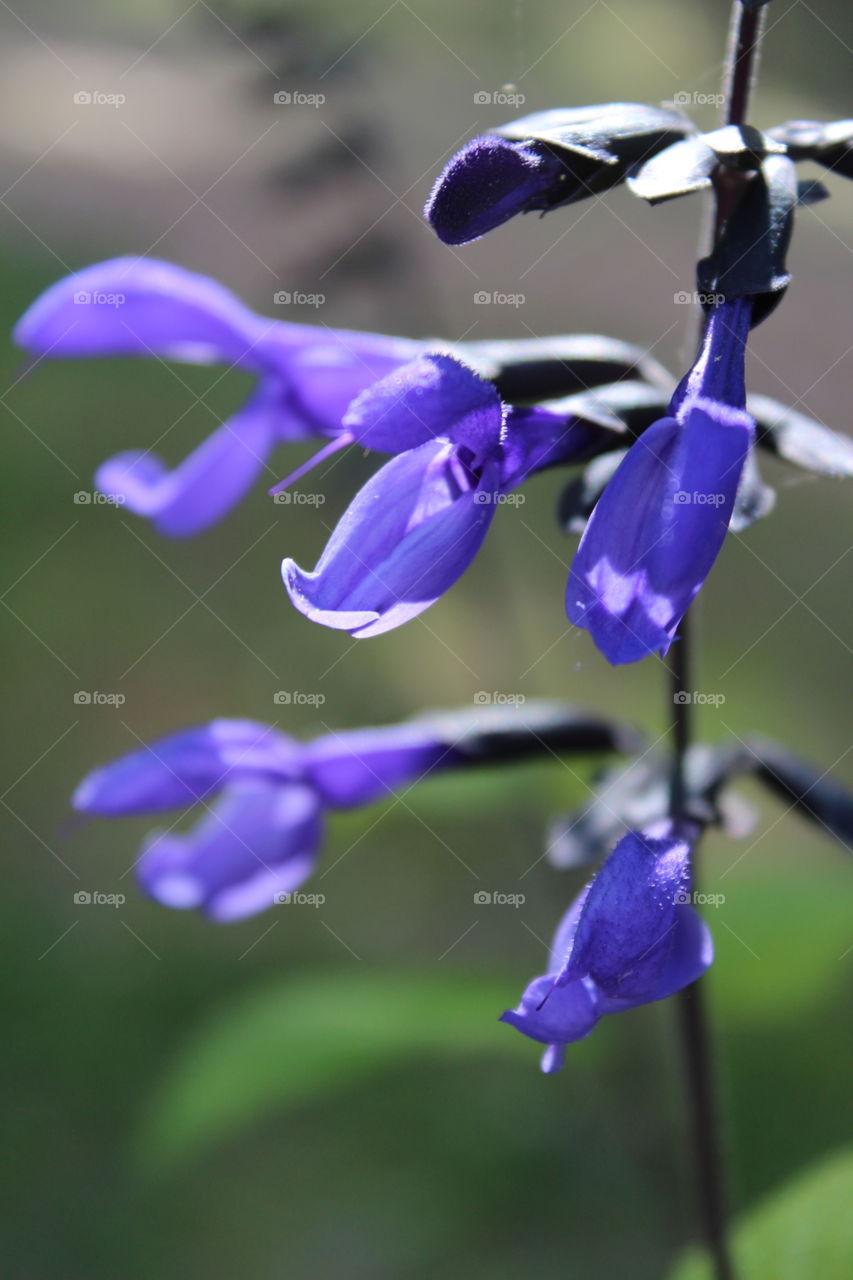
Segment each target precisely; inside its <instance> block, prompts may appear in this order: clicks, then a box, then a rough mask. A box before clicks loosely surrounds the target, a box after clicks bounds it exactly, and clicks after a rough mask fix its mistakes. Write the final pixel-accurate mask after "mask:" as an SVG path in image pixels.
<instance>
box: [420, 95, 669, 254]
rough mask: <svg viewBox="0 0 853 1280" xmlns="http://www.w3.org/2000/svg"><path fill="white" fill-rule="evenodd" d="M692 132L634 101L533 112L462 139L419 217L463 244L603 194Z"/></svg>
mask: <svg viewBox="0 0 853 1280" xmlns="http://www.w3.org/2000/svg"><path fill="white" fill-rule="evenodd" d="M693 131H694V130H693V126H692V125H691V124H690V122H689V121H687V120H685V119H684V117H683V116H680V115H678V113H677V112H674V111H672V110H670V109H668V108H663V107H651V106H647V105H645V104H644V103H639V102H606V103H595V104H593V105H591V106H584V107H557V108H555V109H553V110H550V111H536V112H534V113H533V115H529V116H522V117H520V118H519V119H516V120H513V121H512V122H511V123H509V124H505V125H502V126H501V127H500V128H498V129H496V130H494V131H493V132H491V133H488V134H485V135H484V136H482V137H479V138H474V139H473V140H472V141H471V142H468V143H466V145H465V146H464V147H463V148H462V150H461V151H459V152H457V154H456V155H455V156H454V157H453V159H452V160H451V161H450V163H449V164H448V165H447V166H446V167H445V169H444V171H443V173H442V174H441V176H440V177H439V179H438V181H437V182H436V184H435V186H434V188H433V191H432V194H431V196H430V198H429V200H428V201H427V205H426V208H425V210H424V215H425V217H426V218H427V220H428V221H429V222H430V223H431V225H432V228H433V230H434V231H435V233H436V235H437V236H438V238H439V239H440V240H443V241H444V243H445V244H465V243H467V242H468V241H469V240H476V239H477V238H478V237H479V236H482V235H485V234H486V232H487V231H492V230H493V229H494V228H495V227H499V226H500V225H501V224H502V223H504V222H507V221H509V219H510V218H512V217H514V216H515V214H517V213H530V212H531V211H533V210H539V211H540V212H541V213H546V212H548V210H550V209H556V208H558V207H559V206H560V205H566V204H573V203H574V202H575V201H577V200H583V199H585V198H586V197H587V196H593V195H597V194H598V193H600V192H602V191H607V190H609V189H610V188H611V187H614V186H617V185H618V184H619V183H620V182H623V181H624V179H625V177H626V175H627V173H629V172H630V171H631V169H632V167H633V166H634V165H636V164H638V163H639V162H641V161H643V160H646V159H648V157H649V156H653V155H656V154H657V152H658V151H661V150H662V149H663V148H664V147H667V146H669V145H670V144H671V143H674V142H677V141H678V140H679V139H680V138H683V137H684V135H685V134H687V133H692V132H693Z"/></svg>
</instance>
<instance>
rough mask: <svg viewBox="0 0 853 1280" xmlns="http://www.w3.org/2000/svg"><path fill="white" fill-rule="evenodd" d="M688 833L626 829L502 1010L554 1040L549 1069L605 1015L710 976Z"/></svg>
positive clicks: (668, 827)
mask: <svg viewBox="0 0 853 1280" xmlns="http://www.w3.org/2000/svg"><path fill="white" fill-rule="evenodd" d="M692 839H693V835H692V833H690V834H689V835H688V834H687V833H683V834H682V833H680V832H676V830H675V828H674V827H673V824H672V823H671V822H669V821H667V822H664V823H660V824H658V825H657V826H656V827H654V828H652V829H650V830H649V831H646V832H633V831H632V832H629V833H628V834H627V835H626V836H624V837H623V838H622V839H621V840H620V841H619V843H618V844H617V846H616V848H615V849H614V850H613V852H612V854H611V855H610V857H609V858H608V859H607V861H606V862H605V863H604V865H603V866H602V868H601V870H600V871H599V873H598V875H597V876H596V877H595V879H594V880H593V881H592V883H591V884H590V885H589V886H588V887H587V888H586V889H584V891H583V892H582V893H581V894H580V895H579V896H578V897H577V898H576V899H575V901H574V902H573V904H572V906H571V907H570V908H569V910H568V912H567V913H566V915H565V916H564V918H563V920H562V922H561V924H560V926H559V928H558V930H557V933H556V935H555V937H554V942H553V945H552V949H551V963H550V964H549V967H548V973H547V974H545V975H544V976H543V977H540V978H535V979H534V980H533V982H532V983H531V984H530V986H529V987H528V988H527V990H526V991H525V993H524V995H523V996H522V999H521V1004H520V1005H519V1006H518V1008H517V1009H514V1010H510V1011H508V1012H507V1013H505V1014H504V1015H503V1018H502V1021H503V1022H508V1023H510V1025H511V1026H514V1027H516V1028H517V1029H518V1030H519V1031H521V1032H523V1033H524V1035H527V1036H530V1038H531V1039H533V1040H538V1041H540V1043H542V1044H546V1045H548V1049H547V1051H546V1053H545V1056H544V1058H543V1061H542V1069H543V1070H544V1071H546V1072H553V1071H558V1070H559V1069H560V1067H561V1066H562V1062H563V1055H564V1052H565V1047H566V1045H568V1044H572V1043H574V1042H575V1041H576V1040H580V1039H583V1037H584V1036H586V1035H588V1034H589V1033H590V1031H592V1029H593V1027H594V1026H595V1024H596V1022H597V1021H598V1019H599V1018H600V1017H602V1016H603V1015H604V1014H608V1013H620V1012H622V1011H623V1010H625V1009H632V1008H635V1007H636V1006H638V1005H642V1004H649V1003H651V1002H652V1001H655V1000H664V999H666V997H667V996H670V995H672V994H674V992H676V991H679V990H680V989H681V988H682V987H685V986H688V985H689V984H690V983H691V982H695V981H696V979H697V978H698V977H699V976H700V975H701V974H702V973H704V971H705V970H706V969H707V968H708V966H709V965H710V964H711V961H712V959H713V944H712V942H711V937H710V934H709V932H708V930H707V928H706V926H705V925H704V923H703V922H702V920H701V918H700V917H699V915H698V913H697V912H696V911H695V909H694V908H693V906H692V905H691V903H690V899H691V894H690V885H691V877H690V852H691V842H692Z"/></svg>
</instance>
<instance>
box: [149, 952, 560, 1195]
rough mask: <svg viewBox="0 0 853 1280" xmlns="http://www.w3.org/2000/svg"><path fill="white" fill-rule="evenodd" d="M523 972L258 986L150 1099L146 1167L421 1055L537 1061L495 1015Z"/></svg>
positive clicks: (194, 1040)
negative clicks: (492, 1056)
mask: <svg viewBox="0 0 853 1280" xmlns="http://www.w3.org/2000/svg"><path fill="white" fill-rule="evenodd" d="M518 985H519V984H518V979H517V978H516V979H515V980H513V979H511V978H507V979H506V980H504V981H501V980H500V979H498V978H490V979H488V980H485V979H482V978H475V977H469V976H465V975H460V974H458V973H455V972H452V971H448V972H447V973H444V974H441V975H433V974H429V975H428V974H420V973H411V972H410V973H402V974H401V973H400V972H399V971H395V972H389V971H384V970H383V971H382V972H376V971H369V970H359V971H358V972H348V971H342V972H338V971H336V972H334V973H326V974H321V975H316V976H310V977H308V976H304V975H302V976H300V977H295V978H290V979H288V980H287V981H286V982H281V981H276V982H275V983H273V984H266V985H265V986H264V987H262V988H260V989H255V990H254V991H252V992H251V993H249V994H247V995H242V996H240V997H239V999H238V1000H236V1001H234V1002H232V1003H231V1004H229V1005H228V1006H227V1007H224V1008H220V1009H218V1010H217V1011H216V1012H215V1013H214V1015H213V1016H212V1017H211V1018H210V1019H208V1021H207V1022H206V1023H205V1024H204V1025H203V1026H201V1027H199V1028H198V1029H197V1030H196V1031H195V1032H194V1033H193V1034H192V1035H191V1037H190V1039H189V1041H188V1042H187V1044H186V1045H185V1046H184V1048H183V1050H182V1051H181V1052H180V1053H179V1054H178V1055H177V1058H176V1059H175V1061H174V1062H173V1063H172V1064H171V1066H170V1067H169V1068H168V1070H167V1071H166V1074H165V1077H164V1079H163V1080H162V1081H161V1082H160V1084H159V1086H158V1087H157V1089H156V1092H155V1096H154V1098H153V1100H152V1101H151V1103H150V1104H149V1108H148V1112H147V1115H146V1118H145V1123H144V1125H143V1128H142V1131H141V1134H140V1137H139V1142H138V1147H137V1151H138V1156H139V1159H140V1162H141V1164H142V1165H143V1167H146V1168H148V1169H149V1170H153V1169H156V1168H158V1167H159V1168H163V1167H170V1166H173V1165H175V1164H177V1163H179V1162H180V1161H183V1160H184V1159H185V1158H187V1157H189V1156H191V1155H194V1154H196V1152H197V1151H198V1150H200V1149H201V1148H203V1147H209V1146H211V1145H213V1144H214V1143H216V1142H219V1141H221V1140H222V1139H224V1138H226V1137H229V1136H231V1135H233V1134H235V1133H237V1132H240V1131H241V1130H244V1129H245V1128H247V1127H248V1126H250V1125H252V1124H253V1123H255V1122H256V1121H258V1120H259V1119H261V1118H262V1117H264V1116H267V1115H268V1114H270V1113H271V1112H276V1111H279V1112H280V1111H283V1110H285V1109H286V1108H287V1107H291V1106H294V1105H297V1104H304V1103H306V1102H311V1101H313V1100H315V1099H318V1098H321V1097H324V1096H326V1095H327V1094H329V1093H331V1092H334V1091H340V1090H345V1089H347V1088H349V1087H350V1086H351V1085H353V1084H354V1083H357V1082H358V1081H359V1080H361V1079H364V1078H365V1077H367V1076H370V1075H372V1074H373V1073H375V1072H377V1071H381V1070H386V1069H389V1068H393V1067H398V1066H400V1065H403V1064H405V1063H407V1062H410V1061H413V1060H420V1059H422V1058H424V1057H429V1058H431V1059H433V1060H437V1059H442V1058H443V1059H448V1060H455V1059H457V1058H459V1057H460V1056H464V1055H470V1054H477V1053H497V1054H509V1055H513V1056H516V1057H519V1058H520V1059H524V1058H525V1057H526V1058H527V1059H528V1065H529V1066H530V1068H531V1069H532V1070H535V1062H533V1061H531V1060H530V1057H531V1055H530V1044H529V1043H528V1042H525V1041H524V1040H523V1038H522V1037H521V1036H518V1035H516V1034H514V1033H513V1032H512V1030H511V1029H510V1028H508V1027H505V1026H501V1025H500V1024H499V1022H498V1018H499V1016H500V1014H501V1013H502V1012H503V1011H504V1009H506V1008H507V1007H508V1005H509V1004H510V1003H511V1002H512V1000H513V999H514V997H515V996H516V995H517V988H518Z"/></svg>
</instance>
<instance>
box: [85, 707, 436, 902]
mask: <svg viewBox="0 0 853 1280" xmlns="http://www.w3.org/2000/svg"><path fill="white" fill-rule="evenodd" d="M459 759H460V756H459V753H457V752H455V751H454V748H453V745H452V743H450V744H449V743H447V742H446V741H445V740H443V738H442V737H441V736H440V735H438V734H437V733H436V732H435V731H433V730H432V729H431V728H430V726H429V724H428V723H427V722H424V723H422V724H421V723H418V722H417V721H413V722H412V723H411V724H404V725H399V726H389V727H384V728H377V729H365V730H359V731H356V732H350V733H341V734H329V735H326V736H324V737H320V738H317V739H315V741H313V742H310V743H305V744H302V743H299V742H296V741H295V740H294V739H292V738H289V737H287V736H286V735H285V734H283V733H281V732H279V731H278V730H277V729H274V728H272V727H271V726H269V725H264V724H258V723H256V722H254V721H250V720H215V721H213V722H212V723H211V724H208V725H204V726H202V727H200V728H196V729H187V730H183V731H182V732H180V733H175V734H172V735H170V736H169V737H167V738H163V739H161V740H160V741H159V742H155V743H152V744H150V745H148V746H145V747H142V748H140V749H139V750H137V751H133V752H131V753H130V754H129V755H126V756H124V757H122V758H121V759H119V760H116V761H115V762H113V763H112V764H108V765H105V766H104V767H102V768H99V769H95V770H94V771H93V772H92V773H90V774H89V775H88V777H87V778H85V779H84V781H83V782H82V783H81V784H80V786H79V787H78V788H77V791H76V792H75V794H74V797H73V801H72V803H73V805H74V808H75V809H77V810H78V811H79V812H81V813H85V814H89V815H92V816H102V817H122V816H124V817H129V816H132V815H138V814H147V813H162V812H165V811H167V810H170V809H184V808H186V807H187V806H188V805H194V804H200V805H201V806H202V807H203V810H204V812H203V814H202V817H201V819H200V820H199V822H198V823H197V825H196V826H195V827H194V828H193V829H192V830H190V831H189V832H188V833H186V834H175V833H174V832H173V831H172V830H171V829H169V830H167V831H160V832H155V833H153V834H152V835H150V836H149V837H148V839H147V840H146V842H145V845H144V847H143V849H142V852H141V854H140V857H139V859H138V862H137V865H136V873H137V879H138V881H139V884H140V886H141V888H142V889H143V890H144V891H145V892H146V893H147V894H148V895H149V896H150V897H152V898H155V899H156V900H157V901H158V902H160V903H162V904H163V905H164V906H167V907H177V908H183V909H186V908H192V907H196V908H200V909H201V910H202V911H203V912H204V913H205V914H206V915H207V916H209V917H210V918H211V919H213V920H217V921H230V920H239V919H242V918H243V917H245V916H248V915H252V914H254V913H256V912H258V911H263V910H265V909H266V908H267V907H271V906H272V905H273V904H274V902H275V901H276V900H277V899H279V897H280V895H282V894H289V893H292V892H294V891H295V890H296V889H298V888H299V886H300V885H301V884H302V883H303V882H304V880H305V879H306V877H307V876H308V875H309V874H310V873H311V871H312V870H313V868H314V865H315V863H316V859H317V854H318V851H319V848H320V843H321V840H322V833H323V815H324V813H325V811H326V810H328V809H345V808H350V807H353V806H358V805H363V804H370V803H372V802H374V801H376V800H378V799H381V798H383V797H384V796H386V795H387V794H388V793H389V792H391V791H393V790H394V789H395V788H397V787H399V786H402V785H404V784H406V783H409V782H412V781H414V780H415V779H417V778H420V777H421V776H423V775H424V774H426V773H429V772H430V771H431V770H433V769H435V768H437V767H438V766H439V765H444V766H445V767H448V766H449V765H451V764H453V763H456V762H457V761H458V760H459Z"/></svg>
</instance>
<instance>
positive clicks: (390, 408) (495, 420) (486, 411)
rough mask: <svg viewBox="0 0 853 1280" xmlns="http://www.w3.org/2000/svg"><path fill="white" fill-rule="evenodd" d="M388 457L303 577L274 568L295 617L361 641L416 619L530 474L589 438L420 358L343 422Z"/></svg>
mask: <svg viewBox="0 0 853 1280" xmlns="http://www.w3.org/2000/svg"><path fill="white" fill-rule="evenodd" d="M344 426H345V428H346V430H347V431H348V432H350V433H351V435H352V437H353V439H355V440H357V441H358V442H359V443H362V444H365V445H366V446H367V447H374V448H380V449H388V448H390V447H391V444H392V442H396V444H397V447H398V448H399V449H403V450H405V452H400V453H398V456H397V457H396V458H393V459H392V460H391V461H390V462H388V463H386V464H385V466H384V467H382V468H381V469H380V470H379V471H378V472H377V473H376V474H375V475H374V476H373V477H372V478H371V479H370V480H369V481H368V482H367V484H366V485H365V486H364V488H363V489H362V490H361V491H360V492H359V493H358V494H357V495H356V497H355V499H354V500H353V502H352V503H351V504H350V506H349V507H348V509H347V511H346V512H345V513H344V515H343V516H342V518H341V520H340V522H339V524H338V526H337V528H336V529H335V531H334V533H333V534H332V537H331V539H330V541H329V543H328V545H327V546H326V549H325V551H324V552H323V555H322V556H321V557H320V560H319V562H318V564H317V567H316V568H315V569H314V570H313V572H310V573H309V572H306V571H305V570H303V569H301V568H300V567H299V566H298V565H297V564H295V563H294V561H292V560H285V561H284V563H283V565H282V576H283V578H284V584H285V587H286V589H287V591H288V594H289V595H290V598H291V600H292V601H293V603H294V605H295V606H296V608H297V609H299V610H300V611H301V612H302V613H304V614H305V615H306V617H308V618H311V619H312V621H314V622H319V623H322V624H323V625H324V626H328V627H334V628H338V629H340V630H343V631H349V632H351V633H352V634H353V635H356V636H359V637H366V636H375V635H380V634H381V633H382V632H384V631H388V630H390V629H391V628H393V627H398V626H401V625H402V624H403V623H404V622H407V621H409V619H411V618H413V617H416V616H417V615H418V614H419V613H422V612H423V610H424V609H426V608H428V607H429V606H430V605H431V604H433V603H434V602H435V601H436V600H437V599H438V598H439V597H440V596H441V595H443V594H444V592H445V591H447V590H448V589H449V588H450V587H451V586H452V585H453V583H454V582H456V580H457V579H458V578H459V577H460V576H461V575H462V573H464V571H465V570H466V569H467V568H468V565H469V564H470V563H471V561H472V560H473V558H474V556H475V555H476V554H477V552H478V550H479V549H480V547H481V545H482V543H483V539H484V538H485V536H486V533H487V532H488V529H489V526H490V524H491V522H492V519H493V518H494V515H495V511H496V509H497V507H498V505H500V503H501V501H502V500H503V499H504V496H505V495H506V494H507V493H508V492H509V491H510V490H512V489H515V488H517V487H518V485H520V484H521V483H522V482H523V481H524V480H525V479H526V478H527V477H528V476H529V475H531V474H532V473H533V472H534V471H538V470H542V469H543V468H545V467H548V466H552V465H555V464H556V463H558V462H560V461H566V460H569V459H573V458H580V457H582V456H583V455H584V452H585V451H586V450H587V449H589V448H590V446H591V443H592V441H593V440H594V438H595V437H596V429H595V428H592V427H590V426H589V425H587V424H585V423H580V422H578V421H576V420H574V419H572V418H570V417H567V416H566V415H565V414H560V413H556V412H551V411H549V410H547V409H544V408H532V409H515V408H512V407H510V406H508V405H505V404H503V403H502V402H501V399H500V397H499V396H498V393H497V391H496V390H495V388H494V387H493V385H492V384H491V383H490V382H487V381H485V380H484V379H483V378H481V377H479V376H478V375H477V374H476V373H475V372H474V371H473V369H470V368H469V367H468V366H467V365H465V364H463V363H462V362H461V361H459V360H457V359H455V358H454V357H451V356H449V355H443V354H428V355H424V356H421V357H420V358H418V359H417V360H414V361H412V362H411V363H410V364H408V365H406V366H404V367H403V368H402V369H399V370H397V371H396V372H395V373H392V374H391V375H389V377H388V378H386V379H384V380H383V381H382V382H380V383H378V384H377V385H376V386H374V387H371V388H369V389H368V390H367V391H365V392H364V393H363V394H362V395H361V396H360V397H359V398H358V399H357V400H356V401H355V403H354V404H353V405H352V407H351V408H350V411H349V413H348V414H347V415H346V417H345V418H344Z"/></svg>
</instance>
